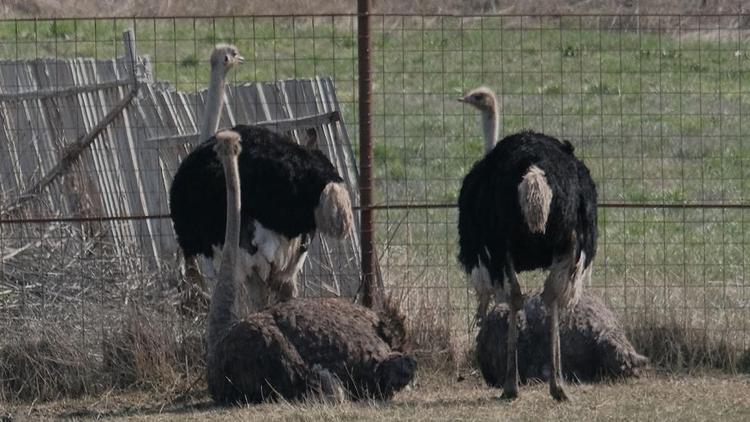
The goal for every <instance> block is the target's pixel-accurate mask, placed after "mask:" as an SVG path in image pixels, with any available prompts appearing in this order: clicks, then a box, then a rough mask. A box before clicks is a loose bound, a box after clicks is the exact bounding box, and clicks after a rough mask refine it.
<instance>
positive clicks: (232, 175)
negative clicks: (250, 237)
mask: <svg viewBox="0 0 750 422" xmlns="http://www.w3.org/2000/svg"><path fill="white" fill-rule="evenodd" d="M219 158H220V159H221V160H222V164H223V166H224V175H225V179H226V188H227V225H226V232H225V233H224V248H223V250H222V251H221V254H222V259H221V266H220V267H219V274H218V280H217V282H216V288H215V289H214V293H213V295H212V296H211V308H210V310H209V314H208V353H209V356H213V354H214V352H215V348H216V345H217V343H218V341H219V339H220V336H221V334H222V333H223V332H224V331H225V330H226V329H227V328H229V327H230V326H231V325H232V323H233V322H234V321H236V319H237V318H236V316H235V315H234V314H233V313H232V305H233V304H234V299H235V289H236V287H235V286H236V285H237V283H238V279H239V265H238V264H239V263H238V250H239V247H240V177H239V170H238V165H237V155H235V154H229V155H227V156H223V157H222V156H221V154H220V157H219Z"/></svg>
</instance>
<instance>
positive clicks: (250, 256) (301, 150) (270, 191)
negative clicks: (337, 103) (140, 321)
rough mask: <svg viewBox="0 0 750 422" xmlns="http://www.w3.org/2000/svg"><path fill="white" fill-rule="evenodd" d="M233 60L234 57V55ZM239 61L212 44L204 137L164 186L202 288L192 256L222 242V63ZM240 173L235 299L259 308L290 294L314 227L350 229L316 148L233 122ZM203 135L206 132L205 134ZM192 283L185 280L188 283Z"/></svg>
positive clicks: (331, 171)
mask: <svg viewBox="0 0 750 422" xmlns="http://www.w3.org/2000/svg"><path fill="white" fill-rule="evenodd" d="M238 57H239V58H240V59H237V58H238ZM238 62H242V60H241V56H239V53H238V52H237V49H236V47H234V46H231V45H217V46H216V48H214V50H213V52H212V54H211V83H210V85H209V92H208V96H207V97H208V98H207V105H206V113H205V116H204V123H203V126H202V136H203V137H204V139H207V140H206V141H205V142H204V143H202V144H201V145H199V146H198V147H196V148H195V149H194V150H193V151H192V152H191V153H190V154H189V155H188V156H187V157H185V159H184V160H183V161H182V162H181V163H180V167H179V168H178V170H177V173H176V174H175V176H174V179H173V181H172V187H171V189H170V201H169V204H170V212H171V216H172V221H173V223H174V229H175V232H176V234H177V241H178V243H179V245H180V247H181V249H182V251H183V253H184V255H185V258H186V262H187V264H188V265H187V267H188V268H187V269H188V271H187V274H188V283H190V284H193V285H198V286H200V287H203V288H202V289H199V290H201V291H205V288H204V286H202V280H201V279H200V275H199V273H198V272H197V265H196V261H195V258H196V257H197V256H200V255H202V256H204V257H206V258H214V261H215V262H212V263H213V268H218V265H219V262H218V260H219V259H220V254H218V253H216V252H217V251H218V250H220V248H221V245H222V244H223V242H224V224H225V221H224V217H225V206H226V200H225V198H226V190H225V189H224V172H223V170H222V166H221V163H220V162H219V159H218V158H217V156H216V152H215V151H214V146H215V144H216V141H215V139H213V138H211V136H213V133H214V132H215V131H216V129H217V126H218V121H219V114H220V112H221V108H222V106H223V103H224V79H225V75H226V72H227V70H228V69H229V68H230V67H231V66H233V65H234V64H235V63H238ZM233 130H234V131H235V132H237V133H239V135H240V136H241V139H242V154H241V155H240V157H239V166H240V178H241V180H242V186H243V189H242V193H243V196H242V203H243V204H245V205H244V206H243V207H242V222H241V227H242V229H241V233H242V236H241V238H240V247H241V250H242V252H243V254H242V260H241V268H242V269H243V271H244V273H245V274H246V275H247V276H248V277H247V279H246V280H247V281H248V283H245V284H244V287H245V289H247V290H248V294H247V295H245V296H247V297H243V300H246V301H250V304H249V309H250V310H259V309H262V308H264V307H265V306H267V305H268V304H269V303H273V302H274V301H275V300H287V299H289V298H291V297H294V296H296V289H297V285H296V277H297V273H298V272H299V270H300V268H301V267H302V265H303V264H304V260H305V258H306V256H307V248H308V245H309V243H310V241H311V239H312V236H313V234H314V232H315V231H316V229H317V230H320V232H321V233H323V234H325V235H328V236H331V237H335V238H342V237H344V236H345V235H346V234H347V233H349V232H350V231H351V228H352V225H353V216H352V211H351V202H350V199H349V193H348V192H347V190H346V187H345V185H344V183H343V179H342V178H341V177H340V176H339V174H338V173H337V171H336V169H335V168H334V167H333V164H331V162H330V161H329V160H328V159H327V158H326V156H325V155H324V154H323V153H322V152H321V151H319V150H317V149H313V148H307V147H303V146H300V145H297V144H296V143H295V142H294V141H293V140H292V139H291V138H289V137H288V136H286V135H281V134H278V133H275V132H272V131H270V130H268V129H265V128H262V127H257V126H247V125H238V126H235V127H234V128H233ZM209 138H211V139H209ZM191 287H193V286H191Z"/></svg>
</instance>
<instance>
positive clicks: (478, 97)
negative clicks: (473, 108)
mask: <svg viewBox="0 0 750 422" xmlns="http://www.w3.org/2000/svg"><path fill="white" fill-rule="evenodd" d="M472 98H473V99H474V101H479V100H481V99H482V96H481V95H479V94H474V95H472Z"/></svg>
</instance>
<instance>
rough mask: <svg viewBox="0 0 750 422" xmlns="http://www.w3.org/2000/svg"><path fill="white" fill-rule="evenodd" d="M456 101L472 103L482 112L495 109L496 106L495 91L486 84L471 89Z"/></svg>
mask: <svg viewBox="0 0 750 422" xmlns="http://www.w3.org/2000/svg"><path fill="white" fill-rule="evenodd" d="M458 101H459V102H462V103H466V104H469V105H472V106H474V107H476V108H477V109H479V110H480V111H483V112H492V111H495V110H496V107H497V98H496V97H495V93H494V92H492V90H491V89H489V88H487V87H486V86H480V87H479V88H475V89H472V90H471V91H469V92H468V93H467V94H466V95H464V96H463V97H461V98H459V99H458Z"/></svg>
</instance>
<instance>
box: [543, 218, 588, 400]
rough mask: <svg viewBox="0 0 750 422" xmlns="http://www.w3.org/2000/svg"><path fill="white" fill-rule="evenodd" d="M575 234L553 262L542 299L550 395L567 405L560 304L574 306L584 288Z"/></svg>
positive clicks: (545, 282)
mask: <svg viewBox="0 0 750 422" xmlns="http://www.w3.org/2000/svg"><path fill="white" fill-rule="evenodd" d="M576 247H577V243H576V234H575V232H573V233H572V234H571V236H570V241H569V242H568V244H567V245H565V248H566V249H567V250H565V251H564V252H563V253H562V254H560V255H556V256H555V257H554V258H553V259H552V266H551V267H550V271H549V276H547V279H546V280H545V281H544V291H543V292H542V299H543V301H544V305H545V306H546V307H547V312H548V317H549V330H550V332H549V339H550V361H551V362H550V366H551V368H552V374H551V376H550V378H549V392H550V394H551V395H552V398H554V399H555V400H557V401H567V400H568V395H567V394H566V393H565V388H564V386H563V377H562V367H561V364H560V322H559V321H560V304H564V306H573V305H575V302H576V300H577V297H578V294H577V293H578V292H577V290H578V289H580V288H581V280H580V274H579V273H578V271H576V269H577V267H576V259H575V257H576Z"/></svg>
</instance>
